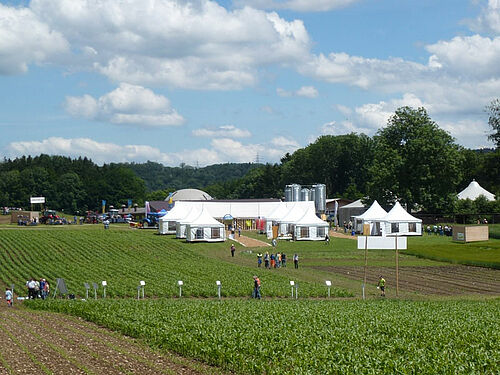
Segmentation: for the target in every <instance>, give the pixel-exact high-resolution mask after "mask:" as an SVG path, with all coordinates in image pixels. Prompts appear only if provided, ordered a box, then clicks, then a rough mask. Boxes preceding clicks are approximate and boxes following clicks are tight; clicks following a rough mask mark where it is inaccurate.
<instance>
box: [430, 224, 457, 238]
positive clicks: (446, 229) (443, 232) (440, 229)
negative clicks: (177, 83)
mask: <svg viewBox="0 0 500 375" xmlns="http://www.w3.org/2000/svg"><path fill="white" fill-rule="evenodd" d="M425 231H426V232H427V234H434V235H436V236H437V235H438V234H439V235H440V236H449V237H451V236H452V234H453V228H452V227H451V226H448V225H445V226H442V225H433V226H432V228H431V226H430V225H427V228H425Z"/></svg>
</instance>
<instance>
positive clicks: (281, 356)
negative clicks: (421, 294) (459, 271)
mask: <svg viewBox="0 0 500 375" xmlns="http://www.w3.org/2000/svg"><path fill="white" fill-rule="evenodd" d="M29 306H30V307H31V308H34V309H39V308H40V309H48V310H51V311H57V312H63V313H66V314H71V315H75V316H79V317H82V318H84V319H87V320H89V321H92V322H95V323H97V324H99V325H101V326H105V327H108V328H110V329H112V330H116V331H119V332H122V333H124V334H126V335H129V336H132V337H136V338H142V339H144V340H145V341H146V342H147V343H148V344H149V345H151V346H152V347H154V348H161V349H162V350H171V351H174V352H177V353H179V354H181V355H183V356H188V357H193V358H198V359H200V360H203V361H205V362H207V363H209V364H211V365H215V366H219V367H221V368H224V369H227V370H230V371H234V372H237V373H245V374H263V373H265V374H459V373H460V374H496V373H498V372H499V371H500V351H499V350H498V348H499V345H500V330H498V327H499V326H500V315H499V314H498V311H499V310H500V300H499V299H493V300H486V301H441V302H438V301H391V300H378V301H377V300H372V301H324V300H323V301H317V300H316V301H291V300H271V301H248V300H226V301H222V302H219V301H213V300H205V301H203V300H174V299H161V300H154V301H153V300H151V301H134V300H120V301H103V300H100V301H88V302H84V301H72V302H68V301H50V302H49V303H40V301H34V303H33V302H31V301H30V304H29Z"/></svg>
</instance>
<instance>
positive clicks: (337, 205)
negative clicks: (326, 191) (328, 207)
mask: <svg viewBox="0 0 500 375" xmlns="http://www.w3.org/2000/svg"><path fill="white" fill-rule="evenodd" d="M338 209H339V201H335V213H334V214H333V215H334V216H333V218H334V221H335V227H336V226H337V225H338V224H339V223H337V211H338Z"/></svg>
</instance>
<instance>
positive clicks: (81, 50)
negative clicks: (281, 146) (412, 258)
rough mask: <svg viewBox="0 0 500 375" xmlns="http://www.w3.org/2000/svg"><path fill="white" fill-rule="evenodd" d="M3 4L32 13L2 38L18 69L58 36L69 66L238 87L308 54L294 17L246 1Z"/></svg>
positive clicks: (138, 80)
mask: <svg viewBox="0 0 500 375" xmlns="http://www.w3.org/2000/svg"><path fill="white" fill-rule="evenodd" d="M1 9H2V10H3V12H5V11H8V12H14V13H16V12H17V13H16V14H18V13H26V14H27V15H29V17H30V18H29V20H30V19H32V22H28V23H26V22H24V21H23V22H21V21H19V24H20V25H19V27H18V29H19V30H18V31H19V33H20V34H21V35H24V37H23V38H17V39H14V41H12V42H9V44H8V46H7V47H3V45H2V44H1V43H0V54H3V52H4V51H3V50H6V51H8V52H9V51H10V52H12V55H14V56H15V57H14V59H15V60H16V61H17V60H19V61H20V62H22V63H24V69H25V68H26V64H29V63H30V62H32V61H38V60H44V61H45V60H49V59H48V58H47V59H45V58H44V56H45V55H44V54H43V53H44V52H45V49H44V48H43V47H44V43H43V42H44V40H45V39H50V38H52V39H57V37H58V36H59V39H61V41H60V43H54V41H53V40H52V39H50V42H51V43H50V45H52V46H54V45H58V44H63V42H64V41H67V43H68V45H69V47H70V50H71V51H72V59H69V58H68V59H67V60H65V66H66V67H68V68H69V69H70V70H78V69H84V70H93V71H97V72H99V73H101V74H104V75H105V76H107V77H109V78H110V79H112V80H114V81H116V82H129V83H134V84H138V85H151V84H155V85H169V86H171V87H181V88H188V89H211V90H218V89H221V90H225V89H238V88H242V87H246V86H250V85H254V84H255V82H256V81H257V74H258V71H259V69H261V68H263V67H266V66H268V65H270V64H282V65H289V64H292V63H294V62H298V61H300V60H303V59H305V58H307V55H308V53H309V49H310V45H311V43H310V39H309V35H308V33H307V31H306V29H305V27H304V24H303V22H302V21H300V20H294V21H286V20H285V19H283V18H281V17H280V16H279V15H278V14H277V13H274V12H271V13H267V12H264V11H262V10H258V9H254V8H250V7H244V8H242V9H234V10H227V9H226V8H224V7H223V6H221V5H219V4H218V3H217V2H216V1H212V0H191V1H189V0H188V1H177V0H146V1H143V0H128V1H127V2H126V4H125V3H124V2H123V1H122V0H32V1H31V2H30V3H29V7H27V8H26V7H25V8H19V9H17V8H12V7H5V6H2V8H1ZM17 18H18V19H19V20H20V19H21V15H19V14H18V16H17ZM0 19H1V17H0ZM4 23H5V22H4ZM31 26H33V27H31ZM21 28H22V29H21ZM0 31H2V33H0V35H2V34H3V31H8V32H9V33H8V34H7V35H10V34H12V35H15V34H17V33H14V32H15V31H16V30H14V32H11V31H10V24H9V23H7V24H5V25H3V27H2V26H0ZM34 31H35V32H34ZM28 34H29V36H26V35H28ZM60 35H64V38H63V37H62V36H60ZM1 38H2V37H1V36H0V40H1ZM30 38H31V39H30ZM44 38H45V39H44ZM18 39H19V40H18ZM18 41H19V42H25V41H28V42H29V43H28V44H27V45H26V48H21V52H18V51H17V50H14V49H12V47H11V46H16V47H17V46H23V45H25V43H18ZM39 42H40V43H39ZM63 45H64V44H63ZM23 51H24V52H23ZM25 55H27V56H25ZM10 65H12V64H10Z"/></svg>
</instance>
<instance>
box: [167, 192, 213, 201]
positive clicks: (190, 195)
mask: <svg viewBox="0 0 500 375" xmlns="http://www.w3.org/2000/svg"><path fill="white" fill-rule="evenodd" d="M165 200H166V201H168V200H169V198H168V197H167V199H165ZM172 200H173V201H174V202H177V201H209V200H212V197H211V196H210V195H209V194H208V193H205V192H204V191H202V190H198V189H181V190H177V191H176V192H175V193H173V194H172Z"/></svg>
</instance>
